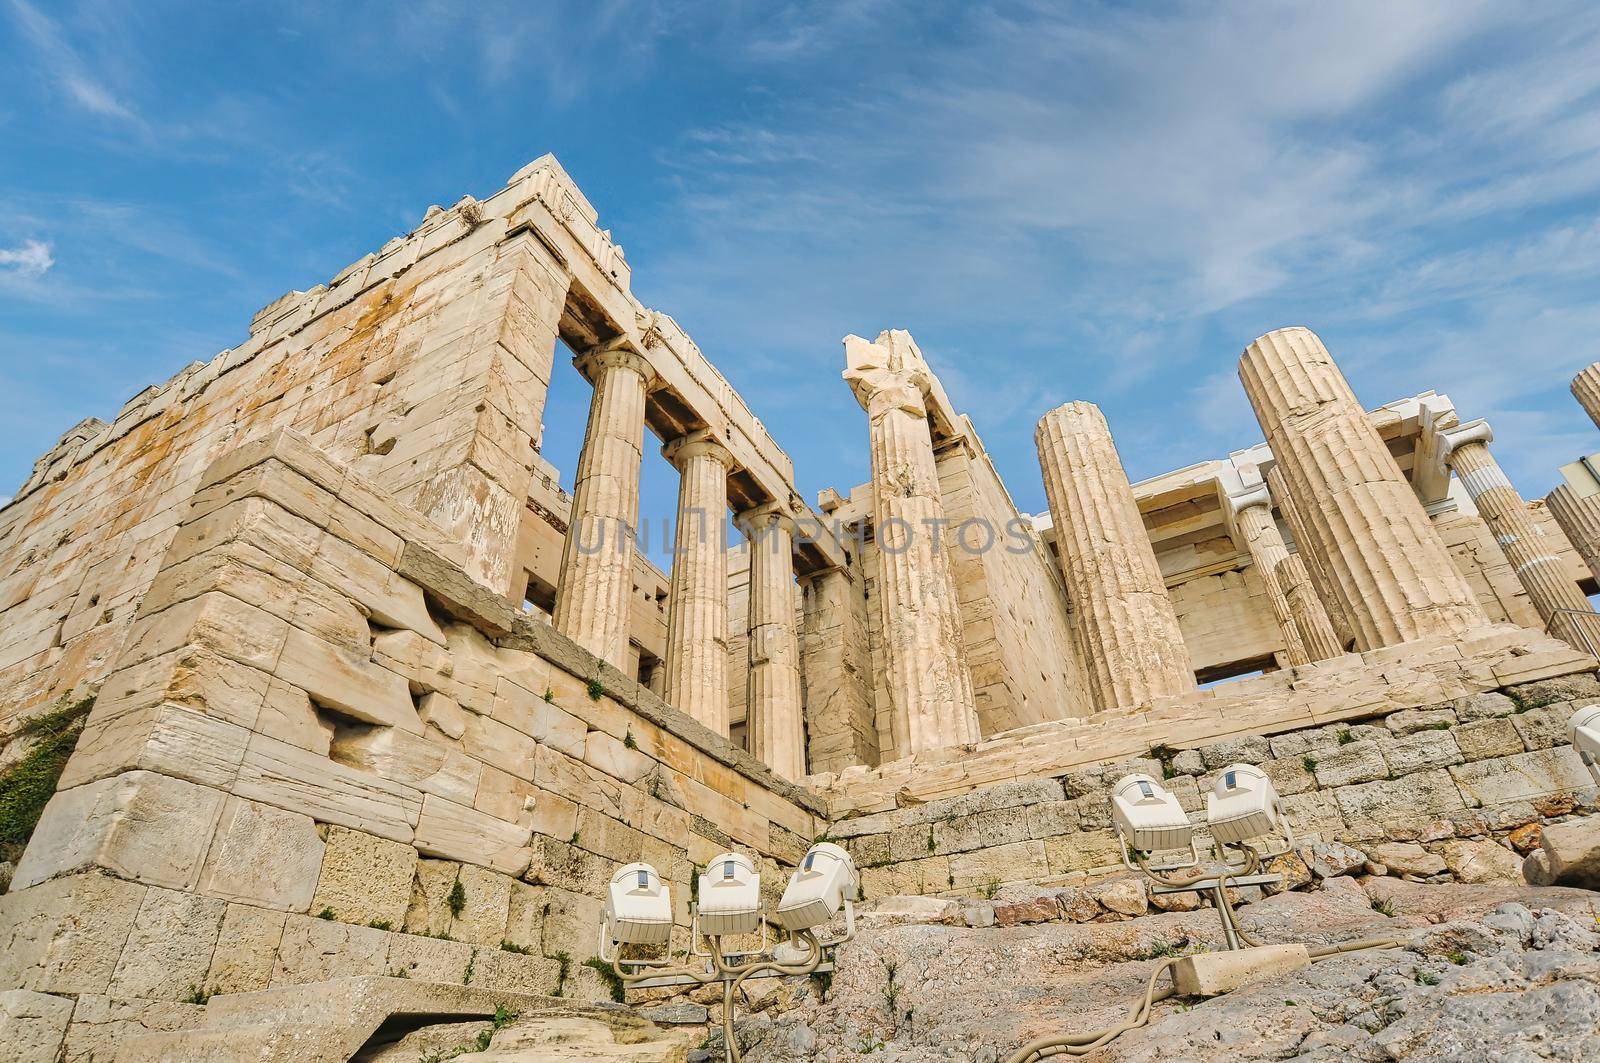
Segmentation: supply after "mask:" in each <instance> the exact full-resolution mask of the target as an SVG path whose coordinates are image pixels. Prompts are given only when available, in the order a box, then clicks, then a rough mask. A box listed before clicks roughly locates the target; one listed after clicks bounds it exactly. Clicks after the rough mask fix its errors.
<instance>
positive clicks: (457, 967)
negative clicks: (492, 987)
mask: <svg viewBox="0 0 1600 1063" xmlns="http://www.w3.org/2000/svg"><path fill="white" fill-rule="evenodd" d="M388 937H389V961H388V962H389V970H388V972H387V973H388V974H389V975H391V976H392V977H395V978H415V979H417V980H419V981H423V982H457V983H460V982H462V980H463V979H464V978H465V977H466V973H467V964H468V963H470V962H473V957H472V954H473V953H474V952H476V951H477V950H478V947H477V946H476V945H472V944H469V943H468V942H465V941H443V940H441V939H439V938H425V937H419V936H418V935H415V934H390V935H389V936H388ZM474 981H475V982H476V979H474Z"/></svg>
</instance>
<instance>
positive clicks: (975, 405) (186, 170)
mask: <svg viewBox="0 0 1600 1063" xmlns="http://www.w3.org/2000/svg"><path fill="white" fill-rule="evenodd" d="M1597 102H1600V9H1596V8H1594V7H1593V6H1591V5H1584V4H1560V3H1542V4H1536V5H1522V4H1487V3H1475V2H1471V0H1462V2H1454V3H1438V4H1420V3H1419V4H1394V3H1372V4H1365V3H1340V4H1319V5H1310V4H1308V5H1303V6H1299V7H1296V6H1291V5H1284V4H1222V5H1212V4H1182V3H1177V4H1160V5H1149V6H1145V5H1136V4H1109V3H1106V4H1100V3H1075V4H1072V3H1069V4H1046V3H1037V4H1034V3H1009V4H1000V5H997V6H994V7H991V8H989V9H987V10H982V11H979V10H976V9H974V8H971V7H970V5H967V4H962V3H941V2H938V0H921V2H917V3H895V2H867V3H858V4H852V5H840V6H832V5H816V6H813V5H807V4H792V3H790V4H786V3H776V2H774V3H748V4H737V3H735V4H692V3H672V2H656V3H650V2H637V3H635V2H625V0H610V2H593V3H585V4H563V3H553V2H552V3H538V4H526V3H507V4H501V3H494V2H488V0H483V2H476V3H473V4H470V5H457V4H452V3H431V2H419V3H410V4H406V5H402V6H395V7H391V6H390V5H385V4H364V3H346V4H302V3H292V2H291V3H270V4H269V3H241V4H236V5H222V4H218V5H198V6H197V5H187V4H184V5H180V4H170V3H161V2H150V0H147V2H143V3H137V4H134V3H112V2H97V3H83V4H71V3H62V4H48V5H47V4H44V3H41V2H38V0H0V424H3V425H4V426H5V429H6V430H5V431H4V432H0V497H3V496H4V495H5V494H6V493H8V492H10V491H11V490H14V488H15V486H16V485H17V484H19V483H21V481H22V480H23V479H25V478H26V476H27V473H28V470H29V469H30V468H31V465H32V462H33V460H34V458H35V457H36V456H37V455H38V454H39V453H40V452H41V451H42V450H44V449H45V448H46V447H48V446H49V445H50V444H51V443H52V442H53V441H54V440H55V439H56V438H57V437H58V436H59V434H60V433H61V432H62V431H63V430H65V429H66V428H67V427H69V426H70V425H71V424H73V423H74V422H76V421H78V420H79V419H80V418H82V417H85V416H89V415H97V416H101V417H106V418H109V417H111V416H112V415H114V414H115V412H116V410H117V409H118V408H119V407H120V405H121V404H122V403H123V402H124V401H125V400H126V399H127V398H128V397H129V396H131V395H132V394H134V393H135V392H137V391H138V390H140V389H141V388H142V387H144V386H145V385H146V384H149V383H152V382H155V381H158V380H162V379H165V378H166V377H168V376H169V375H171V374H172V373H173V372H175V371H177V370H178V369H179V368H181V367H182V366H183V365H184V364H186V363H188V362H190V361H193V360H197V359H208V358H210V357H211V356H212V355H214V354H215V353H216V352H217V351H219V350H221V349H223V348H225V347H229V346H232V345H234V344H236V343H237V342H239V341H240V340H241V339H242V338H243V336H244V335H245V331H246V326H247V323H248V321H249V319H250V316H251V314H252V313H253V312H254V311H255V310H256V309H257V308H259V307H260V306H262V305H264V304H265V303H267V302H268V301H270V300H271V299H273V298H275V297H276V296H278V295H279V294H281V293H282V292H284V291H286V290H288V289H290V288H302V289H303V288H307V287H309V286H311V285H312V284H315V283H318V282H319V281H324V280H326V279H327V278H329V277H330V276H331V275H332V274H333V273H334V272H336V271H337V270H339V269H340V268H342V267H343V266H344V265H346V264H347V263H349V262H351V261H353V260H355V259H356V258H359V257H360V256H361V255H362V254H364V253H366V252H367V251H369V250H373V249H375V248H377V247H379V246H380V245H381V244H383V243H384V242H385V241H386V240H387V239H388V238H389V237H391V236H393V235H395V234H397V233H401V232H405V231H407V230H408V229H410V228H412V227H414V226H415V225H416V224H417V223H418V222H419V221H420V219H421V218H422V215H423V212H424V210H425V209H426V208H427V207H428V205H429V204H431V203H440V204H446V205H448V204H450V203H452V202H454V201H455V200H456V199H458V198H459V197H460V196H461V195H462V194H464V193H473V194H477V195H480V196H482V195H487V194H488V193H490V192H492V191H494V190H495V189H496V188H498V187H500V186H501V185H502V184H503V182H504V181H505V179H506V178H507V177H508V176H509V175H510V174H511V173H513V172H514V171H515V170H516V169H517V168H518V167H519V166H521V165H522V164H523V163H525V162H527V161H528V160H530V159H532V158H534V157H536V156H538V155H540V154H542V153H543V152H546V151H552V152H554V153H555V154H556V155H558V156H559V157H560V159H561V161H562V163H563V164H564V165H565V166H566V168H567V169H568V171H569V172H571V174H572V175H573V176H574V178H576V180H577V181H578V182H579V184H580V185H581V186H582V187H583V189H584V190H585V192H586V193H587V194H588V196H589V197H590V199H591V200H592V201H593V202H594V204H595V205H596V207H597V208H598V209H599V211H600V215H601V222H602V224H603V225H605V226H607V227H609V228H611V229H612V230H613V232H614V233H615V235H616V237H617V239H618V240H619V241H620V242H621V243H622V244H623V245H624V247H625V248H626V249H627V253H628V258H629V260H630V261H631V262H632V264H633V267H634V287H635V290H636V291H637V292H638V294H639V295H640V297H641V298H642V299H643V300H644V301H645V302H646V303H647V304H648V305H651V306H654V307H656V308H658V309H661V310H665V311H667V312H668V313H671V314H672V315H673V316H674V317H676V318H677V319H678V320H679V321H680V322H682V323H683V324H684V326H685V327H686V328H687V329H688V330H689V332H690V333H691V334H692V335H693V336H695V338H696V339H697V340H698V341H699V343H700V344H701V346H702V347H703V348H704V349H705V350H706V351H707V353H708V354H710V356H711V357H712V358H713V360H715V361H716V362H717V364H718V365H719V366H720V367H721V368H722V370H723V371H724V372H725V373H726V374H727V376H728V377H729V379H730V380H732V382H733V383H734V384H735V386H736V387H738V388H739V389H740V390H741V391H742V392H743V393H744V394H745V396H746V397H747V398H748V400H749V401H750V403H751V405H752V407H753V408H754V409H755V410H756V411H757V412H758V413H759V414H760V415H761V416H762V418H763V419H764V420H765V421H766V423H767V425H768V426H769V428H770V429H771V430H772V432H773V434H774V435H775V436H776V438H777V439H778V440H779V441H780V443H782V444H783V445H784V446H785V447H786V448H787V449H788V451H789V452H790V454H791V455H792V456H793V457H794V459H795V462H796V466H797V469H798V479H799V481H800V484H801V486H802V487H803V488H804V489H805V490H806V491H807V492H808V493H812V494H814V492H815V491H816V489H817V488H820V487H823V486H838V487H840V488H842V489H844V488H848V487H849V486H850V485H851V484H854V483H858V482H860V481H862V480H864V479H865V478H866V476H867V451H866V447H865V436H866V428H865V422H864V416H863V414H862V413H861V411H860V409H859V408H858V407H857V406H856V404H855V402H854V400H853V399H852V398H851V396H850V392H849V389H848V388H847V387H846V386H845V385H844V384H843V382H842V381H841V380H840V379H839V371H840V369H841V368H842V361H843V356H842V350H841V345H840V342H839V341H840V338H841V337H842V336H844V335H845V334H846V333H847V332H857V333H861V334H864V335H868V336H871V335H875V334H876V333H877V332H878V331H879V330H880V329H883V328H887V327H902V328H908V329H910V330H911V331H912V333H913V335H914V336H916V338H917V339H918V341H919V342H920V344H921V345H922V347H923V349H924V350H925V351H926V352H927V354H928V355H929V357H930V360H931V361H932V362H933V363H934V365H935V367H936V368H937V369H938V370H939V372H940V375H941V376H942V378H943V379H944V381H945V384H946V387H947V389H948V390H949V392H950V393H951V395H952V397H953V399H954V400H955V402H956V403H957V405H958V406H960V407H961V408H963V409H964V410H966V411H967V412H969V413H971V414H972V416H973V418H974V420H975V421H976V423H977V425H978V428H979V431H980V432H981V433H982V435H983V436H984V439H985V441H986V442H987V443H988V445H989V448H990V450H991V451H992V452H993V454H994V456H995V460H996V463H997V464H998V466H999V467H1000V470H1001V472H1002V474H1003V475H1004V476H1005V477H1006V479H1007V483H1008V485H1009V487H1010V488H1011V491H1012V494H1013V496H1014V497H1015V498H1016V500H1017V502H1018V504H1019V505H1021V506H1022V507H1023V508H1024V509H1028V510H1040V509H1042V508H1043V507H1044V502H1043V491H1042V488H1041V486H1040V482H1039V474H1038V471H1037V465H1036V462H1035V459H1034V456H1033V440H1032V436H1033V427H1034V423H1035V421H1036V420H1037V418H1038V417H1039V415H1040V414H1041V413H1043V412H1044V411H1045V410H1046V409H1048V408H1050V407H1052V406H1054V405H1056V404H1058V403H1060V402H1064V401H1066V400H1068V399H1089V400H1092V401H1095V402H1097V403H1099V404H1100V405H1101V406H1102V407H1103V408H1104V409H1105V411H1106V414H1107V416H1108V418H1109V419H1110V421H1111V424H1112V427H1113V430H1114V431H1115V433H1116V438H1117V442H1118V445H1119V447H1120V449H1121V451H1122V454H1123V458H1124V461H1125V463H1126V464H1127V466H1128V469H1129V472H1130V474H1131V475H1132V476H1133V477H1134V478H1136V479H1137V478H1140V477H1143V476H1146V475H1151V474H1154V473H1157V472H1161V471H1164V470H1166V469H1170V468H1175V467H1179V466H1182V465H1186V464H1189V463H1191V462H1193V461H1197V460H1201V459H1204V458H1208V457H1214V456H1219V455H1220V454H1222V453H1224V452H1225V451H1226V450H1228V449H1231V448H1234V447H1240V446H1244V445H1247V444H1249V443H1251V442H1253V441H1254V440H1256V439H1258V438H1259V436H1260V432H1259V429H1258V428H1257V427H1256V425H1255V423H1254V420H1253V418H1252V417H1251V414H1250V411H1249V407H1248V405H1247V404H1246V402H1245V400H1244V397H1243V393H1242V391H1241V389H1240V387H1239V384H1238V380H1237V376H1236V362H1237V358H1238V354H1239V352H1240V350H1241V349H1242V348H1243V347H1244V345H1245V344H1247V343H1248V342H1249V341H1250V340H1251V339H1253V338H1254V337H1255V336H1257V335H1258V334H1260V333H1262V332H1264V331H1266V330H1268V329H1271V328H1274V327H1278V326H1282V325H1288V324H1304V325H1308V326H1310V327H1312V328H1314V329H1316V330H1317V331H1318V332H1319V333H1320V334H1321V335H1322V337H1323V339H1324V340H1325V341H1326V342H1327V343H1328V345H1329V347H1330V348H1331V349H1332V350H1333V353H1334V355H1335V357H1336V358H1338V359H1339V361H1340V363H1341V364H1342V365H1343V367H1344V368H1345V371H1346V373H1347V375H1348V376H1349V377H1350V378H1351V381H1352V383H1353V384H1354V386H1355V388H1356V391H1357V393H1358V394H1359V395H1360V396H1361V398H1362V399H1363V400H1364V401H1365V402H1366V403H1368V404H1369V405H1375V404H1377V403H1380V402H1386V401H1389V400H1391V399H1394V398H1398V397H1401V396H1404V395H1409V394H1412V393H1415V392H1417V391H1419V390H1422V389H1424V388H1428V387H1432V388H1436V389H1438V390H1440V391H1444V392H1447V393H1449V394H1450V395H1451V397H1452V398H1454V399H1455V400H1456V403H1457V405H1458V407H1460V409H1461V411H1462V414H1463V416H1464V417H1474V416H1485V417H1488V418H1489V419H1490V421H1491V423H1492V424H1493V425H1494V426H1495V428H1496V431H1497V435H1498V443H1497V447H1496V449H1497V451H1498V453H1499V455H1500V457H1501V461H1502V463H1503V464H1504V465H1505V466H1506V468H1507V470H1508V472H1509V473H1510V474H1511V476H1512V478H1513V479H1514V481H1515V482H1516V483H1517V484H1518V486H1519V487H1520V488H1521V489H1522V490H1523V493H1524V494H1525V495H1528V496H1530V497H1531V496H1534V495H1538V494H1543V493H1544V492H1545V491H1547V490H1548V489H1549V488H1550V487H1551V486H1553V483H1554V479H1555V475H1556V474H1555V467H1556V466H1557V465H1558V464H1560V463H1562V462H1564V461H1568V460H1571V459H1572V458H1573V457H1576V456H1577V455H1579V454H1581V453H1586V452H1588V451H1592V450H1596V449H1600V438H1597V436H1596V433H1595V431H1594V429H1593V427H1592V426H1591V425H1590V424H1589V422H1588V421H1587V419H1586V418H1585V417H1584V415H1583V413H1582V411H1581V410H1580V409H1579V408H1578V406H1577V405H1576V403H1574V402H1573V401H1572V399H1571V398H1570V397H1569V395H1568V394H1567V380H1568V378H1569V377H1570V376H1571V375H1572V373H1573V372H1575V371H1576V370H1577V369H1579V368H1580V367H1582V366H1583V365H1585V364H1587V363H1589V362H1590V361H1593V360H1595V359H1596V358H1597V357H1600V342H1597V339H1596V337H1597V336H1600V299H1597V298H1596V296H1597V294H1600V213H1597V208H1600V106H1597ZM586 401H587V400H586V396H585V395H584V393H583V389H582V387H581V386H580V384H579V382H578V381H577V379H576V377H575V374H574V373H573V372H572V371H571V370H570V369H563V371H562V373H561V374H560V376H559V377H558V380H557V382H556V386H555V391H554V394H553V397H552V409H551V412H550V416H549V421H548V424H549V427H548V429H547V445H546V450H547V453H548V454H549V456H550V457H551V458H552V460H553V461H554V462H555V463H556V464H557V465H558V466H559V467H561V468H562V470H563V472H564V473H566V475H567V478H568V481H569V482H570V476H571V470H572V467H573V464H574V461H575V457H576V452H577V447H578V442H579V438H578V437H579V435H580V434H581V430H582V423H583V417H584V412H585V411H584V404H585V403H586ZM674 491H675V483H674V482H673V480H672V477H671V474H670V470H669V469H667V467H666V466H665V465H664V464H663V463H662V462H660V460H659V459H656V458H654V457H652V458H651V460H650V461H649V463H648V467H647V469H646V474H645V512H646V513H647V514H649V513H658V514H660V513H667V512H670V510H671V506H672V497H673V492H674Z"/></svg>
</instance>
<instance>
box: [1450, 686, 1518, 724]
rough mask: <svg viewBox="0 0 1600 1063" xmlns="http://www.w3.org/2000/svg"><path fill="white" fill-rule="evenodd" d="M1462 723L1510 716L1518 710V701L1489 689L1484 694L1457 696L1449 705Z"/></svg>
mask: <svg viewBox="0 0 1600 1063" xmlns="http://www.w3.org/2000/svg"><path fill="white" fill-rule="evenodd" d="M1449 707H1450V708H1451V709H1452V710H1453V711H1454V712H1455V714H1456V718H1457V719H1459V720H1460V721H1461V722H1462V723H1471V722H1473V721H1475V720H1493V719H1497V718H1499V717H1501V716H1510V715H1511V714H1512V713H1513V712H1516V711H1517V703H1516V702H1514V701H1512V700H1511V699H1510V698H1508V697H1506V696H1505V695H1504V694H1500V693H1496V692H1494V691H1489V692H1486V693H1483V694H1470V695H1468V696H1467V697H1464V698H1457V699H1456V700H1455V701H1452V702H1450V706H1449Z"/></svg>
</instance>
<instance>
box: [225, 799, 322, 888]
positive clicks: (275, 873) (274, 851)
mask: <svg viewBox="0 0 1600 1063" xmlns="http://www.w3.org/2000/svg"><path fill="white" fill-rule="evenodd" d="M333 829H334V830H340V829H342V828H338V827H335V828H333ZM323 848H324V846H323V842H322V839H321V838H320V837H319V836H318V835H317V828H316V823H315V822H314V821H313V820H312V819H311V817H310V816H306V815H301V814H300V813H297V812H285V811H283V810H282V809H277V808H273V807H272V806H270V805H263V804H259V803H257V802H255V801H242V800H240V799H239V798H236V797H230V798H228V799H227V801H226V802H225V803H224V804H223V809H222V816H221V819H220V821H219V823H218V826H217V832H216V836H215V838H214V839H213V840H212V843H211V852H210V855H209V856H207V858H206V866H205V869H204V871H202V872H201V875H200V884H199V890H200V892H202V893H205V894H209V895H210V896H213V897H221V898H223V899H225V900H230V901H243V902H245V903H247V904H255V905H260V906H262V907H265V908H279V909H282V910H285V911H291V912H304V911H305V910H306V909H307V908H308V907H309V906H310V904H311V898H312V894H313V893H314V892H315V891H316V888H317V878H318V875H319V874H320V873H321V870H322V854H323Z"/></svg>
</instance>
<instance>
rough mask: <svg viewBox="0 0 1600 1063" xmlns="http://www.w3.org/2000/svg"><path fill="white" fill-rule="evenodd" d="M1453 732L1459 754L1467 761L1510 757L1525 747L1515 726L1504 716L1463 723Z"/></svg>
mask: <svg viewBox="0 0 1600 1063" xmlns="http://www.w3.org/2000/svg"><path fill="white" fill-rule="evenodd" d="M1453 733H1454V734H1455V736H1456V746H1457V747H1458V748H1459V749H1460V750H1461V756H1462V757H1463V758H1464V759H1466V760H1469V761H1473V760H1490V759H1492V758H1495V757H1511V756H1515V755H1516V754H1518V753H1521V752H1522V751H1523V750H1524V748H1526V747H1524V746H1523V744H1522V736H1521V735H1520V734H1518V733H1517V728H1516V726H1515V725H1514V724H1513V723H1512V722H1511V721H1510V720H1509V719H1505V718H1498V719H1487V720H1475V721H1473V722H1472V723H1464V724H1462V725H1461V726H1459V727H1457V728H1456V729H1455V731H1454V732H1453Z"/></svg>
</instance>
